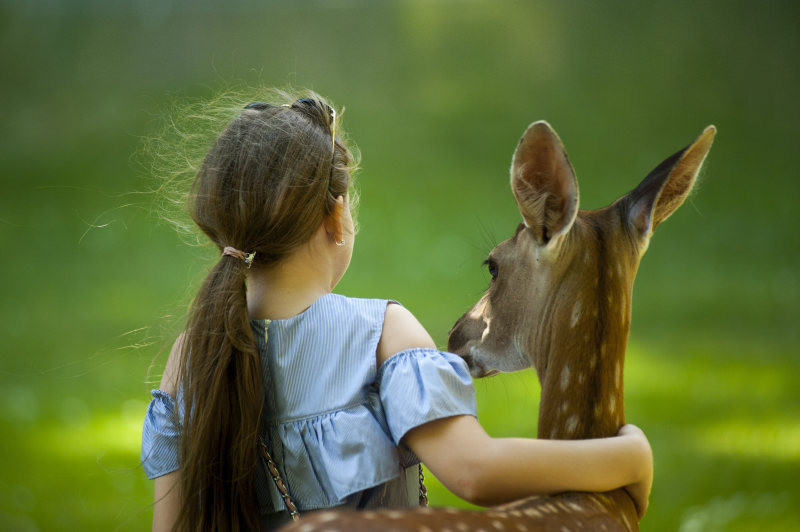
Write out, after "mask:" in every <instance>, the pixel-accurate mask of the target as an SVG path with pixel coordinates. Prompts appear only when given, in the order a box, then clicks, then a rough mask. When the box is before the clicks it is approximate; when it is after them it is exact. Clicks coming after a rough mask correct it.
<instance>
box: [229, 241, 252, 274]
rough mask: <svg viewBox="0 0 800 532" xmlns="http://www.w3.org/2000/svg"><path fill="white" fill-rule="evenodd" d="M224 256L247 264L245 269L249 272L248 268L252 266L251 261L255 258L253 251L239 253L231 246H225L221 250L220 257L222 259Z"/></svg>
mask: <svg viewBox="0 0 800 532" xmlns="http://www.w3.org/2000/svg"><path fill="white" fill-rule="evenodd" d="M225 255H227V256H229V257H235V258H237V259H239V260H241V261H244V263H245V264H247V269H248V270H249V269H250V266H251V265H252V264H253V259H255V257H256V252H255V251H253V252H252V253H245V252H244V251H239V250H238V249H236V248H233V247H231V246H225V247H224V248H223V250H222V256H223V257H224V256H225Z"/></svg>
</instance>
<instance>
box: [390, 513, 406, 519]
mask: <svg viewBox="0 0 800 532" xmlns="http://www.w3.org/2000/svg"><path fill="white" fill-rule="evenodd" d="M386 517H388V518H389V519H402V517H403V514H402V512H386Z"/></svg>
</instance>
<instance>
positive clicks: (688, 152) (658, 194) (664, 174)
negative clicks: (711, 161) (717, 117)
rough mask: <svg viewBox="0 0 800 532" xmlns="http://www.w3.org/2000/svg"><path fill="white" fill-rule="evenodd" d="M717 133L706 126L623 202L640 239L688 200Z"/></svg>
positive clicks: (714, 129)
mask: <svg viewBox="0 0 800 532" xmlns="http://www.w3.org/2000/svg"><path fill="white" fill-rule="evenodd" d="M716 132H717V129H716V128H715V127H714V126H708V127H707V128H705V130H703V133H701V134H700V136H699V137H697V140H695V141H694V142H693V143H692V144H690V145H689V146H687V147H686V148H684V149H682V150H681V151H679V152H678V153H675V154H674V155H672V156H671V157H669V158H667V159H666V160H665V161H664V162H662V163H661V164H660V165H658V166H657V167H656V168H655V170H653V171H652V172H650V174H649V175H648V176H647V177H645V178H644V181H642V182H641V183H639V186H638V187H636V188H635V189H634V190H633V191H632V192H630V193H629V194H628V195H627V196H626V198H625V200H626V201H627V204H628V221H629V222H630V223H631V225H632V226H633V227H634V228H635V229H636V230H637V231H638V232H639V234H640V235H642V236H647V235H649V234H650V233H651V232H652V231H655V229H656V227H658V224H660V223H661V222H663V221H664V220H666V219H667V218H668V217H669V216H670V215H671V214H672V213H673V212H675V210H676V209H677V208H678V207H680V206H681V205H682V204H683V202H684V200H686V198H687V197H688V196H689V192H691V190H692V187H693V186H694V183H695V180H696V179H697V174H698V172H699V171H700V167H701V166H702V164H703V161H704V160H705V158H706V155H708V150H710V149H711V143H712V142H713V141H714V135H715V134H716Z"/></svg>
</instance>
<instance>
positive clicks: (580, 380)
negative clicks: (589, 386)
mask: <svg viewBox="0 0 800 532" xmlns="http://www.w3.org/2000/svg"><path fill="white" fill-rule="evenodd" d="M585 381H586V374H585V373H581V374H580V375H578V384H583V383H584V382H585Z"/></svg>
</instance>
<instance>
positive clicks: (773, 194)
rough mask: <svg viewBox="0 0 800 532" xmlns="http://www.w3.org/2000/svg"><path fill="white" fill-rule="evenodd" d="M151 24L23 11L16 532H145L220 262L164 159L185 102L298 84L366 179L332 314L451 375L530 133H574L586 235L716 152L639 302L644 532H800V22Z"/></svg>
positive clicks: (451, 19) (13, 253)
mask: <svg viewBox="0 0 800 532" xmlns="http://www.w3.org/2000/svg"><path fill="white" fill-rule="evenodd" d="M158 5H159V6H171V7H161V8H157V7H156V3H146V2H138V3H131V4H130V5H129V3H122V2H119V3H115V2H103V3H101V2H92V1H90V0H79V1H76V2H60V3H59V2H53V3H50V4H48V6H47V9H45V6H44V5H40V4H39V3H35V2H34V3H11V2H0V42H2V44H3V46H4V49H5V50H7V51H9V52H10V53H7V54H4V55H3V57H2V58H1V59H0V67H2V72H3V76H2V77H0V80H1V81H0V87H1V88H2V94H3V99H2V103H0V113H2V114H1V115H0V117H2V124H3V127H2V128H0V172H2V179H1V180H0V187H2V188H0V243H2V246H3V255H2V256H3V260H2V262H0V265H1V266H0V268H2V277H0V278H2V283H3V284H2V287H3V297H2V298H0V317H1V318H2V319H0V336H1V337H2V338H3V347H2V351H0V434H2V435H3V437H2V438H0V442H1V443H0V530H22V531H25V530H75V529H78V530H115V529H118V530H141V529H144V528H146V527H147V526H148V523H149V520H150V509H149V505H150V503H151V490H152V485H151V483H150V482H149V481H147V480H146V479H145V478H144V474H143V473H142V471H141V468H140V467H139V462H138V460H139V459H138V446H139V438H140V426H141V419H142V416H143V412H144V408H145V405H146V402H147V400H148V391H149V389H150V388H151V386H153V385H154V383H157V381H158V379H159V377H160V371H161V367H162V364H163V362H164V356H165V349H167V348H168V347H169V345H170V344H171V342H172V339H173V338H174V336H175V334H176V332H177V330H178V329H179V328H180V325H181V321H182V316H183V314H184V311H185V306H186V303H187V302H188V300H189V298H190V297H191V294H192V287H193V286H195V285H196V283H197V281H198V278H199V275H201V273H202V271H203V270H204V267H205V266H204V265H206V264H208V261H209V260H211V259H212V257H210V255H209V253H208V250H204V249H197V248H187V247H185V246H184V245H183V244H182V243H181V241H180V239H179V238H178V236H176V235H175V234H174V233H173V232H172V230H171V229H170V228H169V227H168V226H166V225H165V224H163V223H160V222H159V220H158V219H157V217H155V216H153V215H152V214H151V211H152V209H153V201H154V199H153V198H152V197H149V196H147V195H143V194H140V193H141V192H143V191H145V190H147V189H149V188H150V187H151V186H152V184H153V181H152V177H151V176H149V175H148V170H147V163H148V161H147V157H146V156H142V155H139V154H138V152H139V151H140V149H141V146H142V144H143V143H142V140H141V137H143V136H150V135H154V134H157V132H158V131H159V130H160V127H161V126H162V125H163V115H164V111H165V110H166V109H168V108H169V104H170V102H172V101H174V100H175V99H178V100H182V99H186V98H196V97H206V98H207V97H210V96H211V95H213V94H214V93H215V92H216V91H217V90H219V89H222V88H223V87H224V86H225V85H226V84H227V83H232V84H233V85H241V84H250V85H252V84H259V83H263V84H265V85H284V84H286V83H287V82H292V83H294V84H296V85H298V86H309V87H311V88H314V89H316V90H318V91H320V92H322V93H323V94H326V95H328V96H330V97H331V98H332V99H333V100H334V101H335V102H336V103H337V104H339V105H340V106H341V105H344V106H346V108H347V109H346V112H345V114H344V117H345V126H346V127H347V129H348V131H349V133H350V135H351V136H352V137H353V138H354V139H355V141H356V142H357V144H358V145H359V147H360V148H361V151H362V153H363V159H362V168H363V171H362V172H361V174H360V175H359V182H360V189H361V196H362V205H361V212H360V225H361V232H360V233H359V235H358V238H357V240H356V250H355V256H354V259H353V263H352V266H351V268H350V270H349V272H348V274H347V275H346V277H345V278H344V280H343V282H342V284H341V285H340V287H339V291H341V292H343V293H347V294H349V295H353V296H367V297H391V298H395V299H398V300H400V301H402V302H403V303H404V304H405V305H406V306H407V307H409V308H410V309H411V310H412V311H414V313H415V314H416V315H417V316H418V317H419V318H420V320H421V321H422V322H423V323H424V324H425V325H426V327H427V328H428V329H429V330H430V331H431V333H432V334H433V336H434V338H435V339H436V341H437V342H439V343H440V344H442V345H444V344H445V343H446V336H447V331H448V330H449V328H450V326H452V324H453V323H454V322H455V320H456V319H457V317H458V316H459V315H460V314H461V313H462V312H463V311H464V310H466V309H467V308H468V307H469V306H470V305H471V304H472V303H473V302H474V301H475V300H476V299H477V298H478V297H479V296H480V294H481V293H482V291H483V289H484V288H485V287H486V284H487V282H488V279H487V275H486V274H485V272H483V270H482V269H481V266H480V263H481V262H482V261H483V259H484V258H485V255H486V253H487V252H488V251H489V249H491V247H492V246H493V245H494V244H495V243H497V242H499V241H500V240H502V239H504V238H506V237H507V236H508V235H510V234H511V232H512V231H513V229H514V228H515V227H516V224H517V223H518V220H519V215H518V214H517V212H516V211H515V206H514V201H513V199H512V197H511V195H510V193H509V189H508V184H507V183H508V181H507V180H508V175H507V172H508V165H509V161H510V157H511V153H512V151H513V148H514V146H515V145H516V142H517V140H518V138H519V135H520V134H521V133H522V131H523V130H524V129H525V127H526V126H527V125H528V124H529V123H530V122H532V121H534V120H537V119H547V120H548V121H549V122H550V123H551V124H552V125H553V126H554V127H555V129H556V130H557V131H558V132H559V135H560V136H561V138H562V140H563V141H564V143H565V145H566V148H567V150H568V152H569V154H570V159H571V161H572V163H573V165H574V167H575V169H576V172H577V174H578V179H579V182H580V187H581V202H582V205H583V206H584V207H588V208H593V207H599V206H602V205H605V204H607V203H609V202H610V201H613V200H614V199H615V198H616V197H618V196H619V195H621V194H623V193H625V192H627V191H628V190H630V189H632V188H633V187H634V186H635V185H636V184H637V183H638V182H639V180H640V179H641V178H642V177H644V175H646V174H647V172H649V171H650V170H651V169H652V168H653V167H654V166H655V165H656V164H657V163H659V162H660V161H661V160H662V159H664V158H665V157H666V156H668V155H670V154H671V153H673V152H674V151H676V150H677V149H679V148H681V147H683V146H685V145H686V144H687V143H689V142H690V141H691V140H692V139H693V138H694V137H695V136H696V135H697V134H699V133H700V131H701V130H702V128H703V127H704V126H706V125H707V124H709V123H714V124H715V125H716V126H717V127H718V129H719V134H718V136H717V139H716V141H715V145H714V147H713V148H712V150H711V154H710V156H709V159H708V161H707V165H706V170H705V171H704V175H703V179H702V183H701V187H700V189H699V191H698V192H697V193H696V194H695V195H694V196H693V197H692V198H691V199H690V201H689V202H688V203H687V204H686V205H685V206H684V207H683V208H682V209H681V210H679V211H678V212H677V213H676V214H675V215H674V216H673V217H672V218H670V220H668V221H667V222H666V223H664V224H663V225H662V226H660V227H659V228H658V231H657V233H656V235H655V236H654V238H653V241H652V243H651V246H650V249H649V250H648V253H647V256H646V257H645V258H644V260H643V262H642V266H641V269H640V272H639V277H638V280H637V284H636V289H635V291H634V309H633V325H632V332H631V340H630V345H629V349H628V356H627V366H626V381H625V382H626V407H627V414H628V419H629V421H631V422H633V423H636V424H638V425H640V426H641V427H642V428H643V429H644V430H645V432H646V434H647V435H648V437H649V438H650V441H651V444H652V446H653V450H654V453H655V460H656V477H655V486H654V491H653V497H652V501H651V510H650V513H649V514H648V516H647V518H646V519H645V521H644V522H643V524H642V529H643V530H646V531H660V530H664V531H674V530H681V531H685V532H690V531H694V530H705V531H708V530H726V531H749V530H755V529H758V530H793V529H795V528H796V523H797V522H800V510H798V508H800V489H798V488H797V486H796V484H797V479H798V478H800V451H798V449H800V429H798V421H797V420H798V419H800V411H799V410H800V397H799V395H800V392H798V387H797V386H796V384H795V381H796V378H797V376H798V375H800V371H799V370H800V356H798V355H799V354H800V332H798V331H800V329H798V328H797V326H796V323H797V320H798V318H800V286H799V285H798V267H799V266H800V233H798V231H797V230H796V228H797V227H798V224H799V223H800V214H798V212H797V209H796V202H797V199H798V197H800V185H798V181H797V179H796V173H797V172H796V162H795V157H794V155H795V151H796V148H795V144H796V139H797V138H798V136H799V134H800V131H798V129H799V128H800V126H798V124H800V116H798V115H800V106H798V105H797V103H796V95H797V94H800V80H799V79H798V78H799V77H800V72H798V70H797V68H796V64H797V59H798V50H800V46H799V45H800V43H798V40H800V38H799V37H798V34H797V31H796V28H795V25H796V24H795V22H794V21H796V20H797V15H798V12H797V8H796V7H795V6H794V4H791V3H788V2H771V3H767V4H764V5H758V6H751V5H750V4H747V3H740V2H722V1H712V2H704V3H697V2H688V1H687V2H682V1H681V2H670V3H668V4H664V5H658V6H648V5H643V4H641V3H634V2H622V1H614V2H604V3H602V4H595V3H578V2H549V1H543V2H512V1H501V2H486V1H471V2H470V1H455V2H444V1H434V2H423V1H421V0H419V1H411V0H403V1H399V2H376V3H367V2H365V1H364V2H359V1H356V2H352V3H344V2H331V3H328V2H313V1H301V2H273V3H266V4H262V3H255V2H249V1H246V0H239V1H237V2H229V3H228V4H227V5H226V7H225V8H223V7H216V6H213V5H211V4H210V3H209V4H204V5H203V6H199V7H198V6H197V5H195V4H194V3H192V4H190V3H189V2H172V3H164V4H158ZM147 6H150V8H149V9H150V10H148V8H147ZM151 363H152V364H153V367H152V370H150V366H151ZM476 388H477V391H478V397H479V414H480V418H481V420H482V422H483V423H484V425H485V426H486V428H487V430H489V432H490V433H491V434H493V435H496V436H511V435H513V436H534V435H535V427H536V412H537V408H538V394H539V387H538V383H537V382H536V379H535V376H534V375H533V374H532V373H531V372H523V373H521V374H519V375H503V376H499V377H496V378H493V379H490V380H487V381H481V382H478V383H477V386H476ZM429 477H430V475H429ZM429 484H430V491H431V500H432V501H433V503H434V504H437V505H439V504H463V503H462V502H460V501H458V500H456V499H455V498H454V497H453V496H452V495H450V494H449V493H448V492H447V491H446V490H445V489H444V488H442V487H441V486H440V485H438V484H437V483H436V482H435V479H432V478H429Z"/></svg>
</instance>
